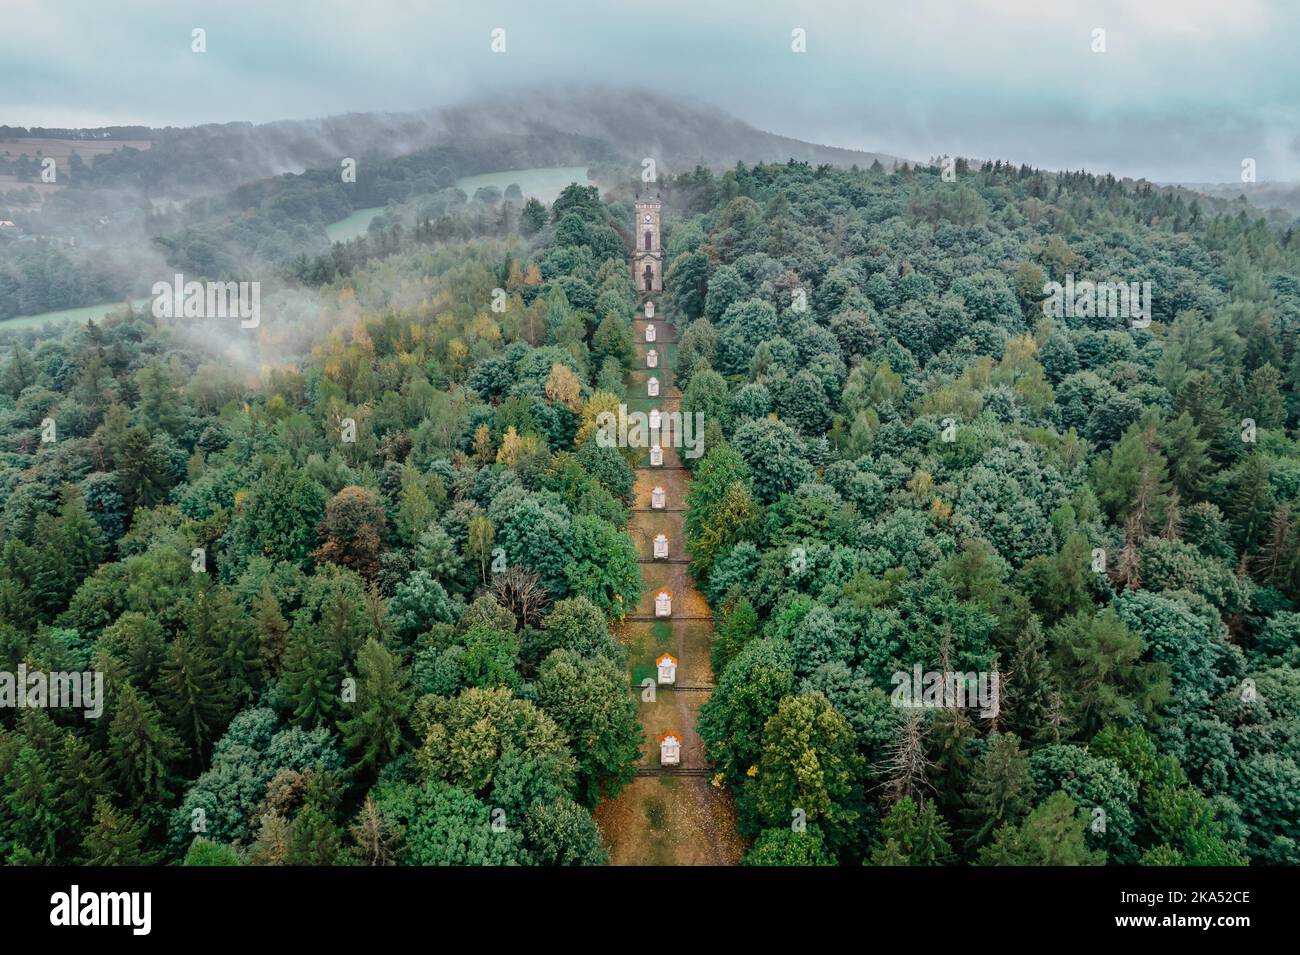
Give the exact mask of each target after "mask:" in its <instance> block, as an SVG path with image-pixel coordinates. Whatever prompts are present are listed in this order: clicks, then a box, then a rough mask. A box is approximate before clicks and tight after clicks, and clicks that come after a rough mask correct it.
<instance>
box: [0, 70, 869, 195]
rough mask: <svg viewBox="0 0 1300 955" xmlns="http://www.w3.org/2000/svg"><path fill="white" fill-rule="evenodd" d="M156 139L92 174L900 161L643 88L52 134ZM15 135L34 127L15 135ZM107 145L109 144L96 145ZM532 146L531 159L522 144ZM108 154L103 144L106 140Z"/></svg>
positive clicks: (213, 182) (105, 159)
mask: <svg viewBox="0 0 1300 955" xmlns="http://www.w3.org/2000/svg"><path fill="white" fill-rule="evenodd" d="M127 130H129V132H130V133H131V137H132V138H133V139H147V140H151V141H152V142H153V148H152V149H149V150H147V151H141V150H139V149H136V148H131V147H132V146H137V145H139V144H137V143H129V144H128V143H124V144H123V145H124V146H126V147H127V148H124V149H121V150H119V151H117V152H115V153H112V154H109V155H100V156H96V157H95V160H94V163H93V165H91V166H90V168H89V171H88V172H87V173H86V174H85V177H84V179H83V181H85V180H87V179H88V180H89V182H90V184H93V185H96V186H110V187H127V188H136V189H139V190H141V191H143V192H145V193H146V194H149V195H154V196H160V195H173V196H175V195H185V194H194V193H213V192H219V191H220V192H224V191H225V190H228V189H229V188H230V187H231V186H232V185H237V184H240V183H247V182H252V181H255V180H259V179H265V178H267V177H269V176H278V175H281V174H283V173H286V172H295V173H296V172H302V171H304V170H306V169H326V168H333V167H335V166H337V165H338V163H339V161H340V159H341V158H342V157H345V156H350V157H354V158H370V159H388V158H394V157H398V156H404V155H408V154H411V153H415V152H419V151H422V150H426V149H430V148H434V147H460V148H465V147H466V145H467V144H472V145H471V148H470V149H469V150H468V151H469V152H473V153H478V154H481V153H483V152H485V151H486V152H488V153H492V152H496V151H503V154H502V155H500V156H499V159H500V161H499V163H498V164H496V165H494V166H490V167H489V168H480V166H481V164H479V163H475V164H474V168H464V169H461V168H457V169H456V170H454V171H455V172H456V174H457V175H473V174H476V173H482V172H491V171H495V170H497V169H508V168H512V167H516V168H517V167H519V166H542V165H584V164H606V163H612V162H624V161H626V162H629V163H635V164H636V165H637V167H639V165H640V161H641V159H642V158H643V157H646V156H653V157H654V158H655V159H656V160H657V161H658V162H659V163H660V164H661V165H663V166H664V167H665V168H666V171H671V170H678V171H680V170H684V169H689V168H690V167H693V166H694V165H696V164H701V165H707V166H712V167H715V168H717V167H724V166H731V165H734V164H735V163H736V162H738V161H744V162H747V163H753V162H780V161H784V160H786V159H791V158H793V159H798V160H802V161H807V162H812V163H829V164H833V165H837V166H850V165H852V164H854V163H857V164H859V165H862V166H869V165H870V164H871V162H872V161H873V160H875V159H877V158H878V159H880V161H881V162H883V163H885V164H887V165H888V164H890V163H892V162H894V161H895V157H892V156H888V155H885V154H883V153H868V152H859V151H856V150H852V149H838V148H834V147H830V146H819V145H816V144H814V143H807V142H803V141H801V140H798V139H791V138H789V137H786V136H778V135H775V134H773V133H768V132H764V131H762V130H760V129H756V128H754V127H753V126H751V125H749V124H748V123H745V122H742V121H741V120H739V119H736V118H735V117H734V116H731V115H729V114H727V113H725V112H723V111H721V110H719V109H716V108H714V107H711V106H705V105H702V104H699V103H691V102H686V101H683V100H680V99H677V98H672V99H670V98H667V97H664V96H659V95H657V94H653V93H648V92H641V91H634V90H622V91H613V92H611V91H608V90H592V89H581V90H565V91H551V92H546V93H541V94H534V95H531V96H529V97H527V98H520V99H504V98H494V99H488V100H481V101H476V102H472V103H467V104H464V105H459V106H455V107H450V108H445V109H437V110H429V111H425V112H418V113H348V114H344V115H340V116H331V117H326V118H323V119H311V120H283V121H278V122H273V123H265V124H261V125H254V124H252V123H224V124H210V125H205V126H194V127H186V128H173V127H168V128H166V129H155V130H144V129H142V128H141V127H128V128H125V129H123V128H120V127H119V128H115V129H113V130H111V131H110V130H44V131H39V132H43V133H54V132H57V133H60V134H62V135H61V137H60V138H63V139H77V138H80V139H85V140H88V141H94V140H109V141H112V140H114V139H118V138H121V137H120V136H118V135H115V134H117V133H125V132H126V131H127ZM10 132H11V133H12V134H22V133H28V134H32V133H37V132H38V131H36V130H17V129H12V130H10ZM97 145H99V144H97ZM521 145H526V147H527V149H528V151H529V152H528V154H527V155H522V154H521V153H520V150H519V147H520V146H521ZM100 148H101V149H102V148H103V146H102V145H100Z"/></svg>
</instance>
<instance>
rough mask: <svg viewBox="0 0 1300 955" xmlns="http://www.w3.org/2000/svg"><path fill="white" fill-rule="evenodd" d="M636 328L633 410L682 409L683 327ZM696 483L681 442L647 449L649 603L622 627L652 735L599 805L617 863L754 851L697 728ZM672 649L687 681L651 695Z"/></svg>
mask: <svg viewBox="0 0 1300 955" xmlns="http://www.w3.org/2000/svg"><path fill="white" fill-rule="evenodd" d="M658 304H659V303H658V302H656V305H658ZM650 324H653V325H654V327H655V333H656V341H655V342H654V343H653V344H647V343H646V340H645V334H646V326H647V325H650ZM632 326H633V334H634V335H635V338H636V364H635V367H636V368H637V369H638V370H637V371H634V372H632V373H631V374H629V375H628V376H627V407H628V411H629V412H632V411H643V412H647V413H648V412H649V411H650V409H651V408H658V409H659V410H660V411H661V412H664V413H668V412H672V411H677V410H679V408H680V405H681V392H680V391H679V390H678V389H677V387H676V383H675V382H674V380H673V368H674V366H675V365H676V359H677V345H676V333H675V330H674V328H673V326H672V325H671V324H670V323H668V322H666V321H664V318H663V315H662V313H656V316H655V318H654V319H653V320H649V321H647V320H646V319H645V318H644V317H640V318H638V319H637V320H636V321H634V322H633V323H632ZM651 348H653V349H655V350H656V351H657V352H658V355H659V366H658V367H657V368H654V369H647V368H646V354H647V352H649V350H650V349H651ZM651 376H654V377H656V378H658V379H659V383H660V397H658V398H649V397H648V396H647V394H646V387H647V386H646V382H647V380H648V379H649V378H650V377H651ZM682 450H683V451H684V450H685V449H684V448H683V449H682ZM690 482H691V478H690V472H689V471H687V470H686V468H685V467H683V465H682V462H681V458H680V456H679V454H678V451H677V449H674V448H664V456H663V466H662V467H651V466H650V454H649V452H648V451H642V452H641V453H640V457H639V458H638V464H637V469H636V484H635V487H634V494H635V501H634V503H633V505H632V506H633V511H632V517H631V520H630V521H629V524H628V532H629V533H630V534H631V535H632V539H633V540H634V541H635V542H636V546H637V551H638V553H639V555H640V558H641V577H642V591H641V601H640V603H639V604H638V605H637V607H636V609H635V610H634V611H633V612H632V613H631V614H629V615H628V618H627V619H626V621H624V623H623V624H622V625H621V626H620V627H619V629H618V635H619V638H620V639H621V640H622V641H623V643H624V644H625V645H626V646H627V647H628V652H629V657H630V659H629V677H630V680H631V688H632V692H633V693H634V694H635V698H636V699H637V701H638V702H637V708H638V715H639V717H640V720H641V726H642V728H643V730H644V741H643V743H642V750H641V759H640V761H639V762H638V764H637V776H636V778H635V779H634V780H633V781H632V782H631V783H630V784H629V785H628V786H627V787H626V788H624V789H623V791H622V792H621V793H619V795H618V796H617V797H616V798H614V799H610V800H606V801H605V802H604V803H602V804H601V805H600V806H599V807H598V808H597V810H596V820H597V822H599V824H600V828H601V830H602V832H603V833H604V835H605V841H606V844H607V845H608V846H609V851H610V861H611V863H612V864H614V865H735V864H736V863H737V862H738V861H739V860H740V856H741V854H742V853H743V851H744V844H743V841H742V840H741V838H740V836H739V835H738V834H737V832H736V819H735V805H734V802H733V800H732V798H731V795H730V794H729V793H727V792H726V791H725V790H722V789H720V788H718V787H716V786H714V785H713V783H712V776H713V772H712V770H711V769H710V768H709V764H708V761H707V760H706V759H705V755H704V743H703V742H702V741H701V740H700V737H699V734H698V733H697V732H696V729H695V722H696V718H697V716H698V715H699V710H700V706H701V705H703V703H704V701H705V700H707V699H708V698H709V692H710V691H711V689H712V687H713V668H712V666H711V664H710V656H711V651H712V644H713V616H712V613H711V611H710V610H709V605H708V604H707V603H706V602H705V600H704V596H703V595H702V594H701V593H700V592H699V591H698V590H696V589H695V586H694V584H693V582H692V580H691V577H690V574H689V573H688V572H687V569H686V539H685V532H684V529H683V525H684V519H685V516H686V515H685V509H686V489H687V488H688V487H689V486H690ZM656 486H658V487H662V488H663V489H664V492H665V495H666V501H665V503H666V507H665V508H664V509H662V510H655V509H652V508H651V506H650V505H651V492H652V491H653V490H654V488H655V487H656ZM660 533H663V534H666V535H667V536H668V541H669V543H668V559H667V560H655V559H654V558H653V543H654V538H655V535H656V534H660ZM664 588H667V589H668V590H670V591H671V592H672V595H673V601H672V616H671V617H669V618H668V619H660V620H656V619H655V617H654V598H655V594H657V593H659V591H660V590H662V589H664ZM665 652H667V653H671V654H672V655H673V656H674V657H676V658H677V661H678V668H677V683H676V685H675V686H671V685H670V686H659V687H657V688H656V691H655V699H654V700H653V701H645V700H643V699H642V692H641V682H642V680H644V679H646V678H647V677H650V678H651V679H653V678H654V677H655V672H656V671H655V660H656V659H657V658H658V657H659V656H660V655H661V654H663V653H665ZM667 732H673V733H676V734H677V735H678V737H679V738H680V739H681V741H682V752H681V764H680V766H677V767H660V765H659V736H660V734H662V733H667Z"/></svg>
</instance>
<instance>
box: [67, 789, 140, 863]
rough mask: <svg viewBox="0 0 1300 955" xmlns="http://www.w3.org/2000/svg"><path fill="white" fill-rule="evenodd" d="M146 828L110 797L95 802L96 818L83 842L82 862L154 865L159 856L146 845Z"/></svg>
mask: <svg viewBox="0 0 1300 955" xmlns="http://www.w3.org/2000/svg"><path fill="white" fill-rule="evenodd" d="M145 835H146V827H145V826H143V825H134V824H133V823H132V822H131V819H130V817H129V816H127V815H126V814H125V813H123V812H121V811H119V810H117V809H114V808H113V804H112V803H110V802H109V801H108V800H107V799H106V798H104V797H100V798H99V800H97V801H96V803H95V817H94V821H93V822H92V823H91V826H90V829H89V830H88V831H87V832H86V838H85V840H84V841H83V842H82V846H81V852H82V859H81V864H82V865H95V866H102V865H117V866H122V865H153V864H154V863H156V862H157V861H158V855H157V853H155V852H150V851H148V850H147V849H146V848H145Z"/></svg>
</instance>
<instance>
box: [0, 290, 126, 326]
mask: <svg viewBox="0 0 1300 955" xmlns="http://www.w3.org/2000/svg"><path fill="white" fill-rule="evenodd" d="M146 301H148V299H143V298H142V299H137V300H136V301H135V303H134V304H135V306H136V307H137V308H138V307H139V306H140V305H141V304H143V303H144V302H146ZM121 307H122V303H121V302H107V303H105V304H103V305H86V306H84V307H82V308H65V309H62V310H60V311H57V312H42V313H41V314H40V315H20V316H18V317H17V318H6V319H3V320H0V331H5V330H7V329H8V330H12V329H20V328H39V327H40V326H42V325H44V324H46V323H47V322H85V321H89V320H91V319H94V320H96V321H97V320H99V319H101V318H103V317H104V316H106V315H108V314H109V313H110V312H115V311H117V310H118V309H120V308H121Z"/></svg>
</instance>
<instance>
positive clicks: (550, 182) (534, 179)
mask: <svg viewBox="0 0 1300 955" xmlns="http://www.w3.org/2000/svg"><path fill="white" fill-rule="evenodd" d="M571 182H576V183H580V184H583V185H585V184H586V182H587V168H586V167H585V166H551V167H543V168H539V169H507V170H506V171H505V172H488V173H484V174H483V175H481V176H465V177H464V178H462V179H457V180H456V186H457V188H459V189H460V190H461V191H462V192H464V193H465V195H467V196H469V197H470V198H471V199H472V198H474V192H475V190H477V189H480V188H482V187H483V186H496V187H497V188H498V189H500V190H501V191H502V192H503V193H504V192H505V191H506V187H507V186H509V185H511V184H514V185H517V186H518V187H519V188H520V189H521V190H522V191H523V194H524V196H525V198H527V197H529V196H532V197H534V198H537V199H540V200H541V201H542V202H544V203H546V204H547V205H550V204H551V203H552V202H554V201H555V200H556V198H557V197H558V196H559V194H560V193H561V192H562V191H563V189H564V187H565V186H567V185H568V184H569V183H571ZM383 211H384V207H383V206H372V207H371V208H369V209H358V210H357V211H356V212H354V213H352V215H350V216H348V217H347V218H346V219H340V220H339V221H338V222H331V223H330V224H329V225H327V226H326V227H325V234H326V235H328V236H329V239H330V241H331V242H347V241H348V240H349V239H355V238H357V236H362V235H365V234H366V229H367V228H368V227H369V226H370V220H371V219H373V218H374V217H375V216H377V215H379V213H381V212H383Z"/></svg>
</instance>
